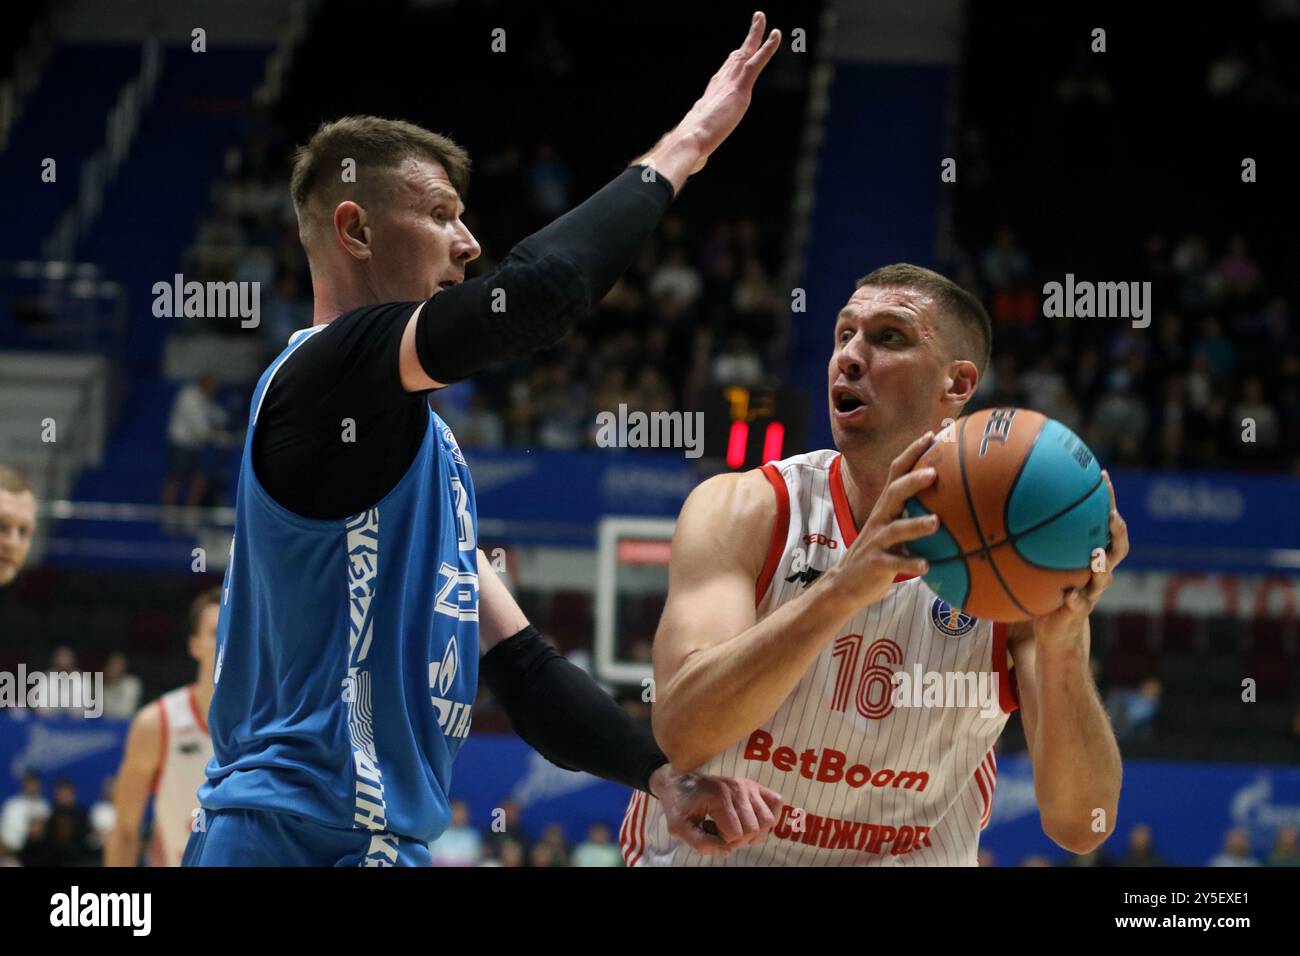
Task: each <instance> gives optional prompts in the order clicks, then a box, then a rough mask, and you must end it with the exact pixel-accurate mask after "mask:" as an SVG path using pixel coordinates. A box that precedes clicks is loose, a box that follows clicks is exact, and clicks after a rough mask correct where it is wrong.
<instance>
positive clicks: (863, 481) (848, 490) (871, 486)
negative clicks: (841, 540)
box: [840, 455, 889, 528]
mask: <svg viewBox="0 0 1300 956" xmlns="http://www.w3.org/2000/svg"><path fill="white" fill-rule="evenodd" d="M841 458H842V465H841V467H840V479H841V481H842V482H843V484H844V496H845V497H846V498H847V499H848V501H849V509H850V510H851V511H852V512H853V526H854V527H855V528H861V527H862V525H863V524H864V523H865V522H866V520H867V516H868V515H869V514H871V509H872V508H874V507H875V506H876V499H877V498H879V497H880V493H881V492H882V491H884V490H885V479H886V478H888V477H889V465H888V463H886V464H885V465H883V466H878V465H876V464H874V463H870V462H864V461H861V460H857V461H855V460H853V459H850V458H849V457H848V456H847V455H843V456H841Z"/></svg>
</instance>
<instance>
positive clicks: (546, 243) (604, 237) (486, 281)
mask: <svg viewBox="0 0 1300 956" xmlns="http://www.w3.org/2000/svg"><path fill="white" fill-rule="evenodd" d="M645 170H646V167H643V166H633V167H631V168H629V169H627V170H624V171H623V172H622V173H620V174H619V175H618V176H616V177H615V178H614V179H613V180H612V181H611V182H609V183H608V184H607V185H606V186H605V187H604V188H603V189H601V190H600V191H599V192H597V193H596V194H595V195H594V196H592V197H591V198H590V199H588V200H587V201H586V202H584V203H582V204H581V205H579V206H577V207H575V208H574V209H571V210H569V211H568V212H567V213H565V214H564V215H563V216H561V217H560V218H558V219H556V220H555V221H554V222H552V223H551V224H550V225H548V226H546V227H545V228H543V229H541V230H539V231H538V232H535V233H533V235H531V236H529V237H528V238H527V239H524V240H523V241H521V242H519V243H517V244H516V245H515V247H514V248H513V249H511V250H510V254H509V255H507V256H506V258H505V259H503V260H502V262H501V264H500V266H498V267H497V269H496V270H495V271H494V272H492V273H491V274H490V275H486V276H481V277H479V278H477V279H471V280H470V281H468V282H465V283H462V284H461V285H459V286H456V287H455V288H451V289H447V290H446V291H443V292H439V293H438V294H437V295H435V296H434V297H433V298H431V299H429V300H428V302H426V303H425V304H424V308H423V309H422V310H421V312H420V318H419V321H418V322H417V324H416V336H415V345H416V353H417V354H418V356H419V358H420V365H421V367H422V368H423V369H424V371H425V374H426V375H428V376H429V377H430V378H431V379H433V380H434V381H436V382H442V383H443V384H444V385H447V384H450V383H452V382H457V381H460V380H461V379H463V378H465V377H467V376H469V375H472V374H473V373H474V372H476V371H478V370H479V369H481V368H484V367H485V366H487V365H491V364H495V363H497V362H503V361H508V360H510V359H516V358H523V357H524V356H526V355H529V354H531V353H532V352H535V351H538V350H540V349H544V348H549V347H550V346H552V345H554V344H555V343H556V342H558V341H559V340H560V339H562V338H563V337H564V336H565V335H567V334H568V333H569V331H570V330H571V329H572V328H573V326H574V324H575V323H576V322H577V321H578V320H579V319H581V318H582V317H583V316H585V315H586V314H587V313H588V312H589V311H590V310H591V308H592V307H593V306H594V305H595V304H596V303H597V302H599V301H600V300H601V299H603V298H604V297H605V295H606V294H607V293H608V292H609V290H610V289H612V288H613V287H614V283H615V282H617V281H618V277H619V276H620V275H621V274H622V273H623V271H624V270H625V269H627V267H628V266H629V265H630V264H631V263H632V259H633V257H635V255H636V252H637V250H638V249H639V248H640V247H641V244H642V243H643V242H645V240H646V239H647V238H649V236H650V234H651V233H652V232H654V229H655V226H657V225H658V224H659V220H660V219H661V218H662V217H663V214H664V212H665V210H667V208H668V204H669V203H670V202H671V201H672V198H673V189H672V185H671V184H670V183H669V182H668V181H667V180H666V179H664V178H663V177H662V176H655V177H654V178H651V179H649V181H647V179H646V178H643V173H644V172H645Z"/></svg>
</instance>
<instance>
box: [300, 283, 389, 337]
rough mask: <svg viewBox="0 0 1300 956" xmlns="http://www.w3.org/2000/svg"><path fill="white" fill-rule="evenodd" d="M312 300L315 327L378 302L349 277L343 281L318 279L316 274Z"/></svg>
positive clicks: (312, 318)
mask: <svg viewBox="0 0 1300 956" xmlns="http://www.w3.org/2000/svg"><path fill="white" fill-rule="evenodd" d="M311 299H312V315H311V324H312V325H313V326H317V325H327V324H328V323H330V322H333V321H334V320H335V319H337V318H338V317H339V316H340V315H342V314H343V313H344V312H351V311H352V310H353V309H359V308H361V307H362V306H365V305H373V304H374V302H375V301H376V300H375V299H374V298H373V297H371V296H369V295H368V294H367V291H366V289H365V288H364V287H363V286H358V285H357V284H356V283H355V282H353V281H350V280H349V279H348V278H347V277H345V278H343V279H342V280H339V278H338V277H337V276H331V277H329V278H318V277H317V275H316V273H315V272H313V273H312V277H311Z"/></svg>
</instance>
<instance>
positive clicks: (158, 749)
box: [104, 704, 162, 866]
mask: <svg viewBox="0 0 1300 956" xmlns="http://www.w3.org/2000/svg"><path fill="white" fill-rule="evenodd" d="M161 709H162V705H161V704H153V705H150V706H149V707H146V708H144V710H142V711H140V713H138V714H136V716H135V719H134V720H132V721H131V729H130V730H129V731H128V732H127V735H126V750H125V752H124V753H123V754H122V764H121V766H120V767H118V769H117V783H116V785H115V786H114V788H113V812H114V813H115V814H116V820H115V821H114V823H113V832H112V833H111V834H109V837H108V840H107V841H106V842H105V843H104V865H105V866H135V865H136V864H137V863H138V862H139V859H140V821H141V820H142V819H144V810H145V806H146V805H147V804H148V802H149V790H150V788H151V787H152V786H153V778H154V774H156V773H157V772H158V766H159V763H160V762H161V760H162V714H161Z"/></svg>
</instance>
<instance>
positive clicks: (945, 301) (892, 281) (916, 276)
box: [836, 262, 993, 375]
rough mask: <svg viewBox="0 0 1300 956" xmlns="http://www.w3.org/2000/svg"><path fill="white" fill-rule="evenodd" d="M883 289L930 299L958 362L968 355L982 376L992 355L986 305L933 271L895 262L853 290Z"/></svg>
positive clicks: (867, 278) (990, 325)
mask: <svg viewBox="0 0 1300 956" xmlns="http://www.w3.org/2000/svg"><path fill="white" fill-rule="evenodd" d="M868 286H869V287H871V288H881V289H912V290H914V291H916V292H920V293H923V294H925V295H928V296H929V297H930V298H931V299H933V300H934V303H935V305H936V306H937V309H936V314H938V315H941V316H944V317H945V318H946V319H947V320H948V321H947V322H946V323H945V325H946V326H947V329H948V331H949V333H951V337H949V336H948V335H945V338H947V339H948V345H949V347H950V350H951V351H952V354H953V356H954V357H956V358H962V357H965V356H963V355H962V354H961V352H963V351H967V350H969V351H968V352H967V354H968V355H969V357H970V360H971V361H973V362H974V363H975V367H976V368H977V369H978V370H979V373H980V374H981V375H983V374H984V370H985V368H987V367H988V363H989V358H990V356H991V355H992V352H993V322H992V320H991V319H989V314H988V312H987V311H986V310H985V308H984V306H983V304H982V303H981V302H980V300H979V299H977V298H976V297H975V296H974V295H972V294H971V293H970V292H968V291H967V290H965V289H963V288H962V287H961V286H959V285H958V284H957V283H955V282H953V281H952V280H951V279H949V278H948V277H947V276H944V275H940V274H939V273H938V272H935V271H933V270H932V269H926V268H924V267H922V266H916V265H912V264H911V263H908V262H896V263H893V264H892V265H887V266H881V267H880V268H879V269H874V270H872V271H871V272H869V273H867V274H866V275H865V276H863V277H862V278H861V279H859V280H858V281H857V284H856V285H855V286H854V287H853V289H854V291H855V292H856V291H857V290H858V289H862V288H866V287H868ZM838 321H839V316H838V315H837V316H836V322H838Z"/></svg>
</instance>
